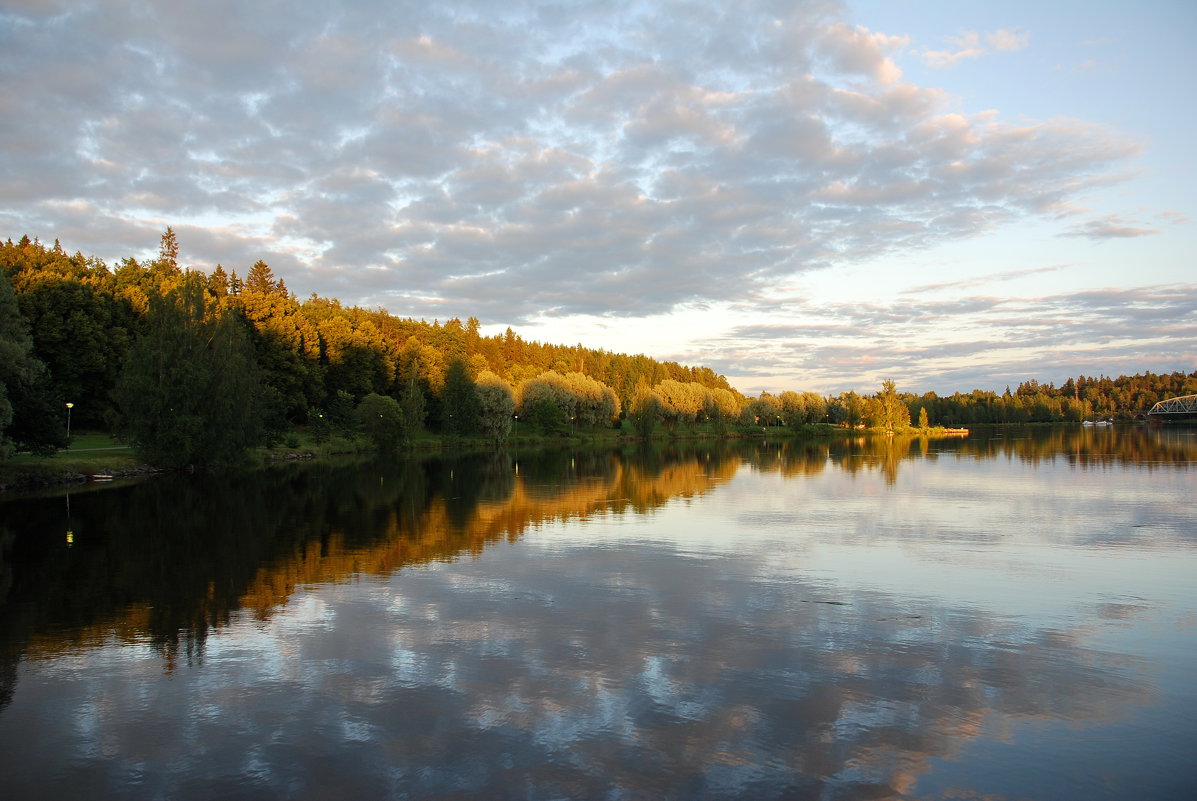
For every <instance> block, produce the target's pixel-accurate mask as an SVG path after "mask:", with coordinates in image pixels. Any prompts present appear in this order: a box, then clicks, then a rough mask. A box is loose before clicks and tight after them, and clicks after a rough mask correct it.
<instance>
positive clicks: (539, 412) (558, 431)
mask: <svg viewBox="0 0 1197 801" xmlns="http://www.w3.org/2000/svg"><path fill="white" fill-rule="evenodd" d="M522 416H523V418H524V419H525V421H526V422H527V423H528V425H530V426H531V427H532V430H533V431H535V432H536V433H538V434H542V435H544V436H551V437H555V436H564V435H565V434H566V432H567V431H568V423H569V418H568V417H567V416H566V414H565V410H564V409H562V408H561V407H560V406H558V405H557V402H556V401H554V400H553V399H552V398H550V397H541V398H537V399H536V400H535V401H533V402H532V404H531V405H530V406H529V407H527V410H526V411H525V412H524V414H523V415H522Z"/></svg>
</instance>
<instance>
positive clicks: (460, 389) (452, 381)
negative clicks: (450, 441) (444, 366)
mask: <svg viewBox="0 0 1197 801" xmlns="http://www.w3.org/2000/svg"><path fill="white" fill-rule="evenodd" d="M478 415H479V405H478V395H477V393H476V392H475V391H474V381H473V379H471V378H470V370H469V367H467V366H466V363H465V362H464V361H462V360H461V359H457V360H455V361H454V362H453V363H452V364H450V365H449V369H448V370H447V371H446V372H445V391H444V393H443V395H442V399H441V425H442V426H443V428H444V431H445V433H446V434H449V435H455V436H463V437H465V436H470V435H471V434H474V433H476V432H477V430H478Z"/></svg>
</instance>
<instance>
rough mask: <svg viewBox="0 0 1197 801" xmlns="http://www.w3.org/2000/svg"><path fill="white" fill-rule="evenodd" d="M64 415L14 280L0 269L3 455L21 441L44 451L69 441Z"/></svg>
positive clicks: (0, 428)
mask: <svg viewBox="0 0 1197 801" xmlns="http://www.w3.org/2000/svg"><path fill="white" fill-rule="evenodd" d="M61 419H62V417H61V415H60V414H59V408H58V404H57V403H55V402H54V399H53V398H52V397H51V395H50V392H49V384H48V381H47V377H46V368H45V365H44V364H43V363H42V362H41V361H39V360H38V359H37V358H36V357H35V356H34V355H33V340H32V338H31V337H30V336H29V330H28V328H27V327H26V325H25V320H24V318H23V317H21V313H20V309H19V308H18V306H17V299H16V296H15V295H14V294H13V291H12V284H10V283H9V281H8V275H7V273H6V272H5V271H4V270H2V269H0V458H6V457H8V456H10V455H11V454H12V452H13V450H14V449H15V448H16V447H17V446H18V445H20V446H22V447H29V448H32V449H33V450H35V451H40V452H44V451H53V450H54V448H56V447H60V446H62V445H65V444H66V436H65V432H64V431H63V430H62V427H61V423H60V422H59V421H61Z"/></svg>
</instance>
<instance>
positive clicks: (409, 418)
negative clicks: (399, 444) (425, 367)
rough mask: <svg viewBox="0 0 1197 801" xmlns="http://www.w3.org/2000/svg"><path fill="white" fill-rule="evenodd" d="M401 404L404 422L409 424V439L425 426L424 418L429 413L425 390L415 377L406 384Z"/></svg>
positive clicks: (400, 399)
mask: <svg viewBox="0 0 1197 801" xmlns="http://www.w3.org/2000/svg"><path fill="white" fill-rule="evenodd" d="M399 405H400V406H401V407H402V408H403V422H404V425H406V426H407V439H409V440H411V439H414V438H415V436H416V434H418V433H419V432H420V429H421V428H423V426H424V418H425V416H426V415H427V411H426V408H427V407H426V404H425V402H424V392H423V390H421V389H420V385H419V383H418V382H417V381H416V379H415V378H414V377H413V378H411V379H409V380H408V381H407V383H406V384H405V385H404V387H403V396H402V397H400V398H399Z"/></svg>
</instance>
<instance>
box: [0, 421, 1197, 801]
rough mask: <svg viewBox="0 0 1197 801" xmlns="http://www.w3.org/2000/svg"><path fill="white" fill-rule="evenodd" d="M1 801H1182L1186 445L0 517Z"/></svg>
mask: <svg viewBox="0 0 1197 801" xmlns="http://www.w3.org/2000/svg"><path fill="white" fill-rule="evenodd" d="M0 549H2V554H3V559H2V562H0V798H4V799H26V798H47V799H57V798H65V797H80V795H81V794H82V796H83V797H87V798H101V799H102V798H114V799H115V798H121V799H150V798H153V799H192V798H194V799H206V798H221V799H226V798H227V799H236V798H245V799H259V798H263V799H267V798H288V799H290V798H294V799H332V798H346V799H350V798H352V799H364V798H413V799H414V798H420V799H422V798H445V799H449V798H453V799H458V798H461V799H464V798H486V799H502V798H517V799H557V798H562V799H565V798H584V799H590V798H594V799H664V798H675V799H692V798H746V799H773V798H793V799H806V798H810V799H879V798H919V799H987V800H989V801H998V800H999V799H1011V800H1013V799H1132V798H1133V799H1191V798H1194V797H1197V795H1195V793H1194V788H1195V787H1197V757H1195V756H1194V754H1195V753H1197V430H1194V429H1181V428H1176V429H1167V430H1163V431H1149V430H1144V429H1130V428H1127V429H1115V430H1108V429H1107V430H1081V429H1079V428H1073V429H1068V430H1064V429H1040V430H1038V431H1031V430H1015V431H1006V432H1004V433H1000V434H996V435H988V434H981V433H974V434H973V436H971V437H970V438H968V439H967V440H961V439H949V440H939V441H930V442H927V441H919V440H917V439H916V440H900V439H899V440H889V441H880V442H875V443H865V442H863V441H859V442H851V443H843V444H837V445H827V444H811V445H801V444H778V443H770V444H764V445H763V444H760V443H753V444H751V445H748V444H741V445H738V446H728V447H724V446H700V447H694V446H682V447H677V448H671V449H665V450H657V451H643V450H641V451H637V450H629V451H622V452H601V453H594V452H552V453H541V454H519V455H512V454H504V455H498V456H485V457H471V458H466V459H460V460H456V461H453V460H439V459H428V460H423V461H409V462H396V463H393V464H382V465H369V466H360V465H359V466H344V467H334V466H329V465H311V466H305V467H297V466H290V467H285V468H280V469H277V470H271V471H267V472H262V473H257V474H254V475H250V476H238V477H216V478H202V477H190V478H186V479H179V480H175V479H170V478H166V479H158V480H154V481H151V482H147V483H143V484H139V485H136V486H129V487H113V488H109V489H104V490H102V491H87V492H84V491H76V492H73V493H71V495H70V497H69V498H67V497H66V496H63V495H58V496H54V497H42V498H36V499H7V500H4V501H0Z"/></svg>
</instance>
